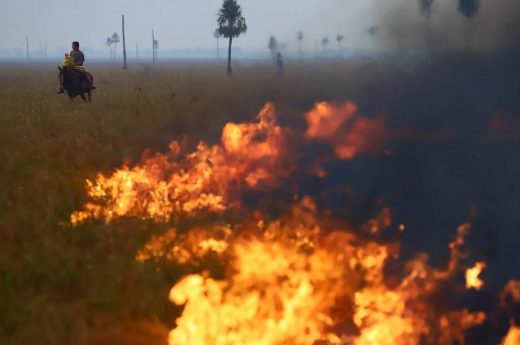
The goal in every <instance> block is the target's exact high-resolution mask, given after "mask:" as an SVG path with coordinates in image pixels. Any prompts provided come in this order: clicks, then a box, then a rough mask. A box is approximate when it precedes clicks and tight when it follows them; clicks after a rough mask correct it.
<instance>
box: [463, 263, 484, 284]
mask: <svg viewBox="0 0 520 345" xmlns="http://www.w3.org/2000/svg"><path fill="white" fill-rule="evenodd" d="M484 268H486V263H485V262H482V261H481V262H477V263H476V264H475V265H474V266H473V267H471V268H468V269H467V270H466V288H467V289H475V290H480V289H481V288H482V287H483V286H484V281H483V280H482V279H480V277H479V276H480V273H482V270H483V269H484Z"/></svg>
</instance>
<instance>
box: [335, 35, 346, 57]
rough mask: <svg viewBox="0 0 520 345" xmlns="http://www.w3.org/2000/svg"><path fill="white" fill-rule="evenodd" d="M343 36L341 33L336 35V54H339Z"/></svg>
mask: <svg viewBox="0 0 520 345" xmlns="http://www.w3.org/2000/svg"><path fill="white" fill-rule="evenodd" d="M344 38H345V36H343V35H339V34H338V35H336V42H338V55H339V56H341V41H343V39H344Z"/></svg>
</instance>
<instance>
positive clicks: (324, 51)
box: [321, 37, 330, 55]
mask: <svg viewBox="0 0 520 345" xmlns="http://www.w3.org/2000/svg"><path fill="white" fill-rule="evenodd" d="M329 42H330V40H329V38H328V37H323V38H322V39H321V45H322V46H323V53H324V54H325V55H327V46H328V45H329Z"/></svg>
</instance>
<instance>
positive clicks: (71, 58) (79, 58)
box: [58, 41, 94, 93]
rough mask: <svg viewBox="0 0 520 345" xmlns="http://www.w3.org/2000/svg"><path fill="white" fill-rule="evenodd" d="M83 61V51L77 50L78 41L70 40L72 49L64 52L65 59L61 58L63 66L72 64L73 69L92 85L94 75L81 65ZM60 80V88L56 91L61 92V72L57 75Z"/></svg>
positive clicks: (62, 90)
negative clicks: (67, 52)
mask: <svg viewBox="0 0 520 345" xmlns="http://www.w3.org/2000/svg"><path fill="white" fill-rule="evenodd" d="M84 62H85V55H83V52H82V51H81V50H79V42H76V41H75V42H72V51H71V52H70V55H69V54H65V59H64V60H63V66H74V69H75V70H76V71H78V72H79V73H81V74H82V75H83V76H84V77H85V79H86V80H88V81H89V83H90V84H91V85H92V83H93V82H94V77H93V76H92V74H90V72H88V71H87V70H86V69H85V67H83V63H84ZM59 80H60V89H59V91H58V93H63V92H64V88H63V74H62V73H60V75H59Z"/></svg>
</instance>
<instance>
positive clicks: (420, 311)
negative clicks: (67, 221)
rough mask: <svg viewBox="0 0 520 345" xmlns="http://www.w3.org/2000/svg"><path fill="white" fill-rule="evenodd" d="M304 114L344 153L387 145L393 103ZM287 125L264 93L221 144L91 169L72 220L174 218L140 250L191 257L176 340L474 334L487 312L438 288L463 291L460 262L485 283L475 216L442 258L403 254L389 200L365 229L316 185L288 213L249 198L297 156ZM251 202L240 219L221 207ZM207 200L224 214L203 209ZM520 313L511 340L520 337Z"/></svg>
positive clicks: (180, 288)
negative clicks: (251, 118)
mask: <svg viewBox="0 0 520 345" xmlns="http://www.w3.org/2000/svg"><path fill="white" fill-rule="evenodd" d="M305 120H306V121H307V124H308V127H307V130H306V132H305V133H299V134H298V135H299V136H300V137H299V139H300V143H308V142H310V141H315V140H318V141H321V142H324V143H326V144H329V145H331V146H332V147H333V148H334V152H335V155H336V158H339V159H351V158H353V157H354V156H355V155H357V154H359V153H370V152H378V151H379V152H380V151H381V150H382V143H383V141H384V140H385V138H387V136H388V134H387V131H386V129H385V128H384V126H383V125H384V117H377V118H374V119H370V118H365V117H362V116H360V115H358V114H357V107H356V105H355V104H353V103H351V102H347V103H344V104H343V105H340V106H338V105H334V104H333V103H327V102H320V103H317V104H316V105H315V106H314V108H313V109H312V110H311V111H310V112H308V113H307V114H306V115H305ZM288 132H289V131H288V130H285V129H283V128H281V127H280V126H279V125H278V124H277V123H276V118H275V112H274V106H273V105H272V104H270V103H268V104H267V105H266V106H265V107H264V108H263V110H262V111H261V112H260V114H259V116H258V122H257V123H241V124H235V123H228V124H227V125H226V126H225V127H224V129H223V131H222V137H221V142H220V143H219V144H216V145H213V146H208V145H206V144H204V143H200V144H199V145H198V147H197V149H196V150H195V151H194V152H192V153H183V148H182V146H183V145H181V143H180V142H177V141H173V142H172V143H171V144H170V151H169V152H168V153H166V154H158V155H155V156H153V157H149V158H147V159H145V160H144V161H143V162H142V164H139V165H137V166H135V167H132V168H130V167H123V168H120V169H118V170H116V171H114V172H113V173H112V174H110V175H108V176H105V175H103V174H99V175H98V177H97V178H96V181H95V182H90V181H88V182H87V193H88V196H89V198H90V201H89V202H88V203H87V204H86V205H85V206H84V207H83V209H82V210H81V211H78V212H75V213H74V214H73V215H72V217H71V221H72V223H73V224H79V223H81V222H83V221H85V220H87V219H90V218H96V219H102V220H105V221H107V222H109V221H113V220H116V219H117V218H119V217H123V216H127V217H136V218H140V219H151V220H154V221H157V222H168V221H171V222H172V224H175V226H173V225H172V227H171V228H170V229H169V230H167V231H165V232H164V233H163V234H161V235H156V236H153V237H152V238H151V239H150V240H149V242H148V243H147V244H146V245H145V246H144V248H143V249H142V250H141V251H139V253H138V254H137V256H136V259H137V260H138V261H139V262H143V263H144V262H158V261H160V260H166V261H168V262H170V261H171V262H174V263H175V264H178V265H184V266H183V267H185V266H187V267H189V268H190V269H189V270H188V272H190V273H189V274H186V275H185V276H184V277H183V278H181V279H180V280H179V281H177V282H176V283H175V284H174V286H173V287H172V288H171V290H170V294H169V298H170V300H171V301H172V302H173V303H175V304H176V305H179V306H183V308H184V309H183V311H182V314H181V315H180V317H179V318H178V319H177V320H176V326H175V328H174V329H172V330H171V331H170V333H169V344H170V345H179V344H182V345H201V344H214V345H234V344H241V345H280V344H294V345H314V344H338V345H371V344H378V345H418V344H452V343H459V344H462V345H464V344H466V339H465V336H466V331H467V330H468V329H470V328H472V327H474V326H477V325H480V324H482V323H484V322H485V321H486V318H487V316H486V314H485V313H484V312H482V311H470V310H468V309H465V308H454V307H453V306H446V305H443V303H439V300H440V299H441V298H442V296H443V294H445V293H446V292H450V291H452V290H450V289H455V290H456V291H460V290H463V291H464V284H463V283H462V282H460V283H459V282H458V281H457V280H456V279H454V278H455V277H458V276H460V275H462V274H463V273H464V272H465V274H466V287H467V288H471V289H476V290H478V289H480V288H482V286H483V285H484V282H483V281H482V280H481V279H480V278H479V275H480V273H481V271H482V270H483V269H484V268H485V267H486V265H485V263H484V262H477V263H476V265H475V266H474V267H471V268H468V267H467V266H465V265H464V261H465V260H464V259H465V258H466V253H465V252H464V250H463V247H464V243H465V237H466V236H467V234H468V232H469V231H470V228H471V224H470V223H466V224H462V225H461V226H459V228H458V229H457V233H456V236H454V237H455V238H454V239H453V241H452V242H450V243H449V245H448V249H447V250H446V252H447V253H448V252H449V260H448V264H447V266H446V267H444V268H436V267H432V266H431V265H430V263H429V260H428V255H427V254H426V253H418V254H417V255H416V256H415V257H413V258H412V259H410V260H406V261H405V260H404V259H402V258H400V243H399V242H398V240H394V241H390V242H389V241H388V240H386V241H383V238H385V236H384V235H385V231H387V229H389V228H391V227H392V224H393V219H392V218H393V217H392V212H391V211H390V209H389V208H385V209H383V210H382V211H381V212H380V213H379V215H377V216H376V217H375V218H374V219H371V220H369V221H368V222H367V223H366V224H365V225H364V226H362V227H361V228H360V230H357V229H352V228H350V227H349V226H348V225H345V224H348V223H347V222H346V220H344V219H336V218H332V216H330V215H328V213H327V212H326V210H320V208H319V207H318V206H317V205H316V203H315V201H314V200H313V199H311V198H309V197H303V198H301V199H300V198H298V197H295V199H294V200H295V204H294V205H292V206H291V205H289V206H287V205H285V208H283V209H282V210H279V211H280V212H278V213H276V214H277V215H278V216H273V215H271V214H269V213H268V212H263V210H260V209H259V210H253V211H252V210H248V209H247V207H245V206H244V205H242V200H241V194H242V193H243V192H244V191H249V192H251V191H256V190H258V189H259V188H261V187H262V188H272V189H275V188H277V187H278V186H279V185H280V184H283V182H285V180H287V179H288V177H290V176H291V175H290V174H291V172H292V171H293V170H294V169H297V167H295V166H294V164H293V163H294V161H292V160H291V157H292V156H294V152H292V151H290V149H289V148H288V145H287V143H288V140H287V138H286V136H287V133H288ZM293 134H294V133H293ZM291 139H294V138H291ZM297 139H298V138H297ZM302 145H303V144H302ZM319 169H323V168H322V167H319ZM319 169H318V170H319ZM319 171H320V176H326V171H322V170H319ZM284 179H285V180H284ZM241 206H243V207H242V209H241V213H240V218H239V219H236V218H233V219H229V218H232V217H228V218H226V217H225V216H222V214H223V213H225V212H226V211H227V210H229V209H233V208H235V209H238V208H239V207H241ZM201 214H204V215H208V214H209V215H215V214H220V216H219V217H212V218H211V220H210V221H209V223H208V222H206V223H204V222H202V221H199V220H198V218H197V217H196V216H199V215H201ZM280 214H281V216H280ZM336 217H337V216H336ZM172 219H173V221H172ZM179 219H180V220H179ZM186 219H189V220H190V221H191V222H187V223H183V222H182V221H185V220H186ZM197 221H198V223H197ZM396 228H397V231H398V233H399V234H402V233H403V232H404V231H405V226H404V225H403V224H399V225H397V227H396ZM406 231H408V230H406ZM208 262H211V264H208ZM389 267H394V268H395V267H398V270H397V271H398V273H395V272H394V273H392V274H389V273H388V268H389ZM216 272H217V273H216ZM505 291H507V294H508V296H517V293H518V291H520V288H518V289H517V287H516V286H515V285H514V284H513V283H511V286H510V287H509V289H508V290H505ZM518 296H520V293H518ZM515 298H516V297H513V299H515ZM518 300H520V297H518ZM513 326H514V325H513ZM513 326H512V328H511V331H510V335H508V336H507V338H506V339H505V340H504V344H506V345H510V344H513V342H512V341H514V340H510V339H513V338H514V337H516V335H515V334H516V333H515V332H517V331H516V328H515V327H513ZM511 334H512V335H511Z"/></svg>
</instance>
